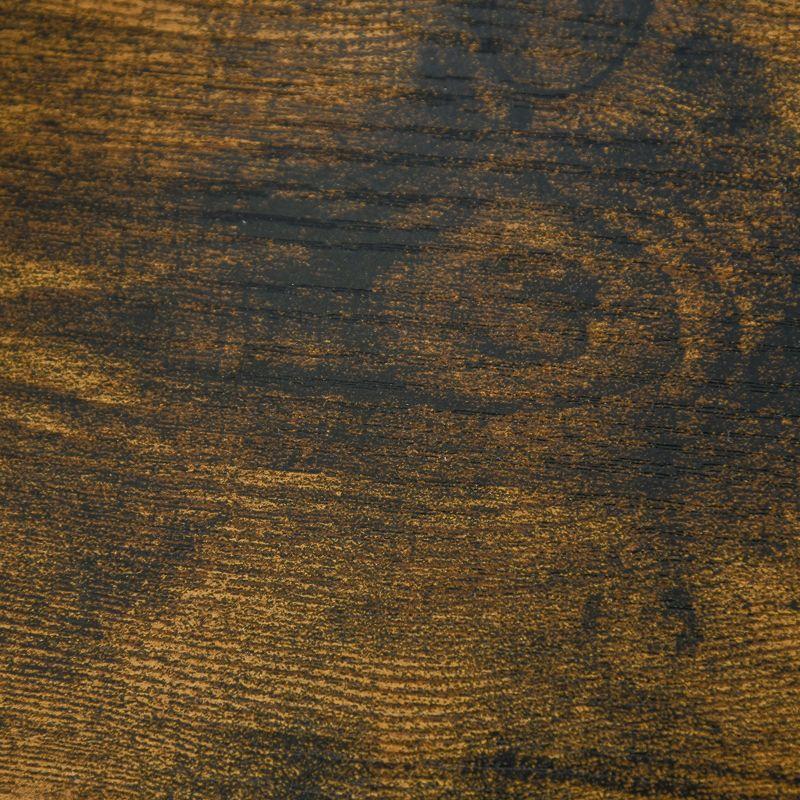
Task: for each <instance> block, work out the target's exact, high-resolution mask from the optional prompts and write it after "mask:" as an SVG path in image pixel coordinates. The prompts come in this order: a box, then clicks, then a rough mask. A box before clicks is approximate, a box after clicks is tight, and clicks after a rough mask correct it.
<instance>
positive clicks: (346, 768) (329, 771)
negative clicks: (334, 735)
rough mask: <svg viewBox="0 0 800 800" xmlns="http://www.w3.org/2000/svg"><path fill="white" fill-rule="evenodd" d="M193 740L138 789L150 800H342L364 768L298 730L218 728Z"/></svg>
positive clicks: (338, 748) (328, 742)
mask: <svg viewBox="0 0 800 800" xmlns="http://www.w3.org/2000/svg"><path fill="white" fill-rule="evenodd" d="M197 733H198V738H197V739H196V741H194V742H192V743H191V744H189V745H188V746H187V747H186V749H185V750H182V751H181V752H180V754H179V755H178V756H177V757H176V758H175V760H174V761H173V762H171V763H169V764H168V765H166V766H165V767H164V768H163V769H162V770H160V771H150V772H149V774H148V775H147V777H146V779H145V781H144V784H143V786H142V789H143V790H144V791H146V792H147V796H148V797H152V798H154V800H196V799H199V798H202V800H253V799H254V798H261V799H263V800H345V798H347V797H348V793H347V790H346V789H344V788H342V787H343V786H345V785H348V784H349V785H352V786H356V785H358V784H359V783H360V782H362V781H363V780H364V777H365V771H364V767H362V766H360V765H359V764H358V763H357V762H356V761H354V760H353V759H352V758H351V757H350V756H349V754H348V751H347V750H346V748H345V747H344V745H343V743H342V742H340V741H335V740H333V739H330V738H328V737H324V736H319V735H316V734H314V733H311V732H308V731H306V730H303V729H297V730H276V731H268V730H263V729H260V728H249V727H245V726H239V725H219V726H215V727H211V728H205V729H203V730H201V731H200V730H199V731H197Z"/></svg>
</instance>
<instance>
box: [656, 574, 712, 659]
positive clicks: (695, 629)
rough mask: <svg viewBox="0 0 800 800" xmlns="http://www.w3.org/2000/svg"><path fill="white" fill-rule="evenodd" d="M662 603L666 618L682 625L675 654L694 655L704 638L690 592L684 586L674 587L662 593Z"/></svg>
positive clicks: (676, 641) (676, 642)
mask: <svg viewBox="0 0 800 800" xmlns="http://www.w3.org/2000/svg"><path fill="white" fill-rule="evenodd" d="M661 602H662V603H663V611H662V613H663V614H664V617H665V618H666V619H676V620H677V621H678V622H680V624H681V625H682V630H681V631H680V632H679V633H678V635H677V637H676V640H675V652H676V653H677V654H678V655H682V654H688V655H691V654H693V653H694V652H695V651H696V649H697V646H698V644H700V642H702V640H703V637H702V634H701V632H700V627H699V625H698V621H697V615H696V614H695V610H694V602H693V600H692V596H691V594H690V593H689V590H688V589H686V588H685V587H684V586H673V587H671V588H669V589H666V590H665V591H663V592H662V594H661Z"/></svg>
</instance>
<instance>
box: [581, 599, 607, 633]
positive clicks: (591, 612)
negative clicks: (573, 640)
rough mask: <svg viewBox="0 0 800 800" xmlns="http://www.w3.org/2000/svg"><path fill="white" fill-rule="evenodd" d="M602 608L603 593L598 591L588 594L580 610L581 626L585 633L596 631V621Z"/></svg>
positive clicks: (598, 619)
mask: <svg viewBox="0 0 800 800" xmlns="http://www.w3.org/2000/svg"><path fill="white" fill-rule="evenodd" d="M602 610H603V595H602V594H600V593H599V592H595V593H594V594H591V595H589V597H587V598H586V600H585V601H584V604H583V610H582V612H581V628H583V630H584V631H585V632H586V633H596V632H597V626H598V622H599V621H600V616H601V614H602Z"/></svg>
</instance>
